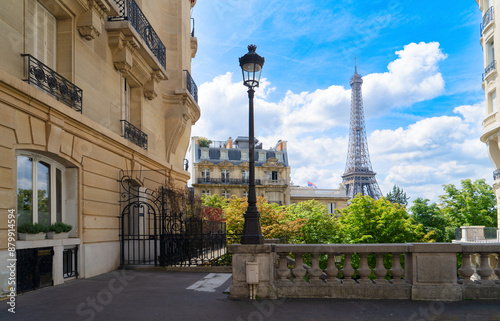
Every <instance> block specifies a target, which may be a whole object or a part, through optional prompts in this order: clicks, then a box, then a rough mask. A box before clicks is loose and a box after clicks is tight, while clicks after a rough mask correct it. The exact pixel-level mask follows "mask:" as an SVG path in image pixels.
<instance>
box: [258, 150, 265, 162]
mask: <svg viewBox="0 0 500 321" xmlns="http://www.w3.org/2000/svg"><path fill="white" fill-rule="evenodd" d="M266 154H267V153H266V152H259V160H258V161H259V162H265V161H266V159H267V158H266Z"/></svg>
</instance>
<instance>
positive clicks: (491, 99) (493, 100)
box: [488, 90, 498, 114]
mask: <svg viewBox="0 0 500 321" xmlns="http://www.w3.org/2000/svg"><path fill="white" fill-rule="evenodd" d="M497 110H498V109H497V92H496V90H495V91H493V92H491V93H489V94H488V114H491V113H493V112H495V111H497Z"/></svg>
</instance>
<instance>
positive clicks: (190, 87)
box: [184, 70, 198, 102]
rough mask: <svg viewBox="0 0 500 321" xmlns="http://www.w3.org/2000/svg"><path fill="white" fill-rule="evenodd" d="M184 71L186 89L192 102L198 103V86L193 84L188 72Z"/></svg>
mask: <svg viewBox="0 0 500 321" xmlns="http://www.w3.org/2000/svg"><path fill="white" fill-rule="evenodd" d="M184 71H185V72H186V89H187V90H188V91H189V93H190V94H191V96H193V98H194V100H195V101H196V102H198V86H196V83H195V82H194V80H193V77H191V74H190V73H189V71H187V70H184Z"/></svg>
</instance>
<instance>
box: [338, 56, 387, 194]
mask: <svg viewBox="0 0 500 321" xmlns="http://www.w3.org/2000/svg"><path fill="white" fill-rule="evenodd" d="M362 84H363V79H362V78H361V75H360V74H358V64H357V62H356V64H355V73H354V76H352V77H351V82H350V85H351V125H350V127H349V149H348V151H347V161H346V165H345V172H344V175H342V180H343V183H344V185H345V188H346V193H347V196H348V197H350V198H351V199H352V198H354V197H355V196H356V195H358V194H359V193H361V194H363V195H369V196H371V197H372V198H373V199H376V200H377V199H379V198H380V197H382V192H381V191H380V187H379V186H378V183H377V179H376V178H375V175H376V173H375V172H374V171H373V169H372V163H371V161H370V154H369V152H368V142H367V140H366V129H365V115H364V109H363V97H362V95H361V85H362Z"/></svg>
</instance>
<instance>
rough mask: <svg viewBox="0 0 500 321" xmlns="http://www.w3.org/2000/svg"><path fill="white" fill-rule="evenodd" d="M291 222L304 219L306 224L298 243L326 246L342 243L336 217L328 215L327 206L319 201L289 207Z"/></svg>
mask: <svg viewBox="0 0 500 321" xmlns="http://www.w3.org/2000/svg"><path fill="white" fill-rule="evenodd" d="M287 213H288V216H289V220H295V219H302V220H304V221H305V224H304V225H303V226H302V227H301V229H300V231H301V233H300V235H298V237H297V238H296V242H297V243H307V244H326V243H340V242H341V240H342V231H341V229H340V227H339V223H338V219H337V217H336V216H335V215H331V214H328V209H327V208H326V206H325V205H323V204H321V203H320V202H318V201H317V200H309V201H304V202H300V203H297V204H291V205H289V206H288V207H287Z"/></svg>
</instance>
